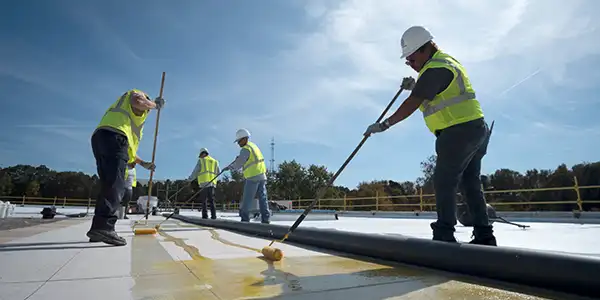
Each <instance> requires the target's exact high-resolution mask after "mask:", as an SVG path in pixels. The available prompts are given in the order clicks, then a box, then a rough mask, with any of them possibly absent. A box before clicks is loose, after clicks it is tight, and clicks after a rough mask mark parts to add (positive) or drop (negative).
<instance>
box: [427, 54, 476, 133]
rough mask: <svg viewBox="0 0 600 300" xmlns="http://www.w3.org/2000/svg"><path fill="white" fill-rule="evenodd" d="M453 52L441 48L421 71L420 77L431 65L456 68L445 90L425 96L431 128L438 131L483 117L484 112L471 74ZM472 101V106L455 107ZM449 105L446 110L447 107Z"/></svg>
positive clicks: (453, 69) (428, 124) (470, 104)
mask: <svg viewBox="0 0 600 300" xmlns="http://www.w3.org/2000/svg"><path fill="white" fill-rule="evenodd" d="M459 66H460V65H459V63H458V61H456V60H455V59H454V58H452V57H451V56H449V55H447V54H445V53H443V52H442V51H438V52H437V53H436V54H434V56H433V57H432V58H431V59H430V60H429V61H428V62H427V63H426V64H425V66H424V68H423V69H422V70H421V71H420V72H419V77H420V76H421V75H422V74H423V73H424V72H425V71H426V70H427V69H429V68H438V67H445V68H447V69H449V70H450V71H452V73H453V74H454V79H453V80H452V82H451V83H450V85H449V86H448V87H447V88H446V90H444V91H443V92H441V93H439V94H437V95H436V96H435V98H434V99H433V100H427V99H426V100H425V101H423V103H422V104H421V106H420V107H419V109H420V110H421V111H422V112H423V118H425V123H426V124H427V127H428V128H429V130H430V131H431V132H433V133H435V132H436V131H437V130H441V129H444V128H447V127H450V126H453V125H456V124H460V123H464V122H468V121H472V120H475V119H478V118H481V117H483V112H482V111H481V107H480V105H479V101H477V99H476V95H475V91H474V90H473V89H472V87H471V84H470V82H469V81H468V77H467V76H466V74H464V72H463V70H462V66H460V67H459ZM464 103H469V105H468V107H460V108H457V107H453V106H454V105H457V104H464ZM445 109H446V110H445Z"/></svg>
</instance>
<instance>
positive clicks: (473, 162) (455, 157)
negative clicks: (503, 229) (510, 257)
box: [431, 118, 492, 240]
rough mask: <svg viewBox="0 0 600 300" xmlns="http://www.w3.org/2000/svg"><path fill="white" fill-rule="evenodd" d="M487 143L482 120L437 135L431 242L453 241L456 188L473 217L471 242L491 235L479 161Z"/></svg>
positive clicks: (487, 133)
mask: <svg viewBox="0 0 600 300" xmlns="http://www.w3.org/2000/svg"><path fill="white" fill-rule="evenodd" d="M488 143H489V128H488V126H487V124H486V122H485V121H484V120H483V118H482V119H477V120H473V121H470V122H467V123H463V124H458V125H455V126H451V127H448V128H446V129H444V130H442V131H441V132H439V133H438V134H437V139H436V142H435V151H436V153H437V161H436V166H435V174H434V178H433V181H434V188H435V197H436V209H437V216H438V219H437V221H436V222H434V223H432V224H431V227H432V229H433V238H434V239H438V240H449V239H452V238H453V235H454V226H455V225H456V193H457V190H458V187H459V184H460V185H461V191H462V192H463V193H464V194H463V199H465V202H466V204H467V206H468V207H469V212H470V213H471V216H472V217H473V234H474V235H475V238H486V237H489V236H491V235H492V226H491V225H489V220H488V215H487V209H486V203H485V198H484V196H483V191H482V190H481V179H480V173H481V160H482V159H483V157H484V156H485V154H486V152H487V146H488Z"/></svg>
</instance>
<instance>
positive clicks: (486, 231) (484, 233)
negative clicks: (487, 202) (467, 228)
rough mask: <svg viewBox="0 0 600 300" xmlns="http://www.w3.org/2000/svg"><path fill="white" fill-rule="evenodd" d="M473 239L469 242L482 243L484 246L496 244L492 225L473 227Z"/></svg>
mask: <svg viewBox="0 0 600 300" xmlns="http://www.w3.org/2000/svg"><path fill="white" fill-rule="evenodd" d="M471 237H474V238H473V240H471V241H470V242H469V244H476V245H484V246H498V244H497V243H496V237H495V236H494V231H493V230H492V226H477V227H474V228H473V235H472V236H471Z"/></svg>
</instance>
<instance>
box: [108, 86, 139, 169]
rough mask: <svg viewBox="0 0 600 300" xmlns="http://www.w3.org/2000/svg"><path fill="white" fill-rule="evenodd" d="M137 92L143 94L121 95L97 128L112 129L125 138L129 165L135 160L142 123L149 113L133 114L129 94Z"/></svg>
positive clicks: (131, 91)
mask: <svg viewBox="0 0 600 300" xmlns="http://www.w3.org/2000/svg"><path fill="white" fill-rule="evenodd" d="M133 92H138V93H141V94H145V93H144V92H142V91H140V90H136V89H134V90H130V91H127V92H126V93H125V94H123V95H122V96H121V97H120V98H119V99H118V100H117V101H116V102H115V103H114V104H113V105H111V107H110V108H109V109H108V110H107V111H106V113H104V116H103V117H102V120H101V121H100V124H99V125H98V127H97V128H102V127H110V128H114V129H116V130H118V131H120V132H122V133H123V134H125V136H126V137H127V142H128V143H129V149H128V153H129V160H128V162H129V163H131V162H133V161H134V160H135V156H136V154H137V149H138V146H139V142H140V140H141V139H142V135H143V128H144V123H145V122H146V118H147V117H148V113H149V111H145V112H144V113H143V114H142V115H141V116H137V115H135V114H134V113H133V111H132V108H131V101H130V100H131V93H133Z"/></svg>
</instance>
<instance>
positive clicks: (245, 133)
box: [233, 128, 250, 143]
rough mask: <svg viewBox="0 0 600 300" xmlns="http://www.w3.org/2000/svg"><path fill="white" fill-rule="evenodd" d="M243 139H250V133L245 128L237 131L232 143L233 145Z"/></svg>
mask: <svg viewBox="0 0 600 300" xmlns="http://www.w3.org/2000/svg"><path fill="white" fill-rule="evenodd" d="M245 137H248V138H249V137H250V131H248V130H246V129H245V128H242V129H238V131H237V132H236V133H235V141H233V142H234V143H237V141H239V140H241V139H243V138H245Z"/></svg>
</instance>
